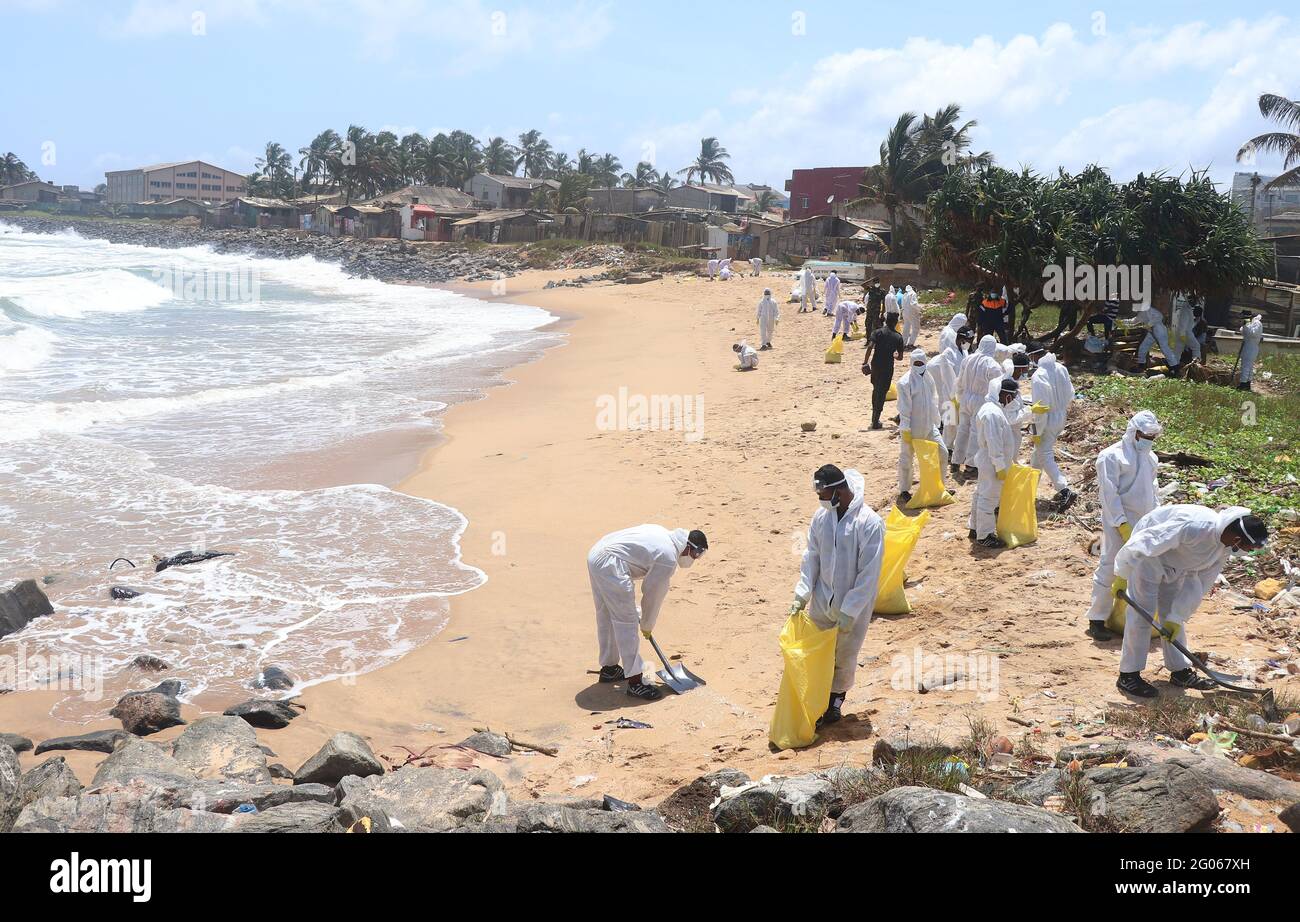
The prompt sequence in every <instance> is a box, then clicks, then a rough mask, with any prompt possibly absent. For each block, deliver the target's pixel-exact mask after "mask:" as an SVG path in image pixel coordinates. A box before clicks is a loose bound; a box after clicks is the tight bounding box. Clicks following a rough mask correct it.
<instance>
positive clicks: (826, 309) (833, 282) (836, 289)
mask: <svg viewBox="0 0 1300 922" xmlns="http://www.w3.org/2000/svg"><path fill="white" fill-rule="evenodd" d="M822 294H823V296H824V298H825V301H824V302H823V303H822V313H824V314H825V315H826V316H827V317H830V316H832V315H834V313H835V305H837V304H839V302H840V277H839V274H838V273H837V272H836V271H835V270H834V269H832V270H831V274H830V275H828V276H827V277H826V287H825V290H824V291H823V292H822Z"/></svg>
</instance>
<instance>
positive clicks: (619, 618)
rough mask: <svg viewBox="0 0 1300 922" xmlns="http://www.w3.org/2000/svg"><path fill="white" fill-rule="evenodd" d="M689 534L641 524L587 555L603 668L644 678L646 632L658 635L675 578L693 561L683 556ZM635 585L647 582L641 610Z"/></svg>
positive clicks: (600, 543) (612, 536)
mask: <svg viewBox="0 0 1300 922" xmlns="http://www.w3.org/2000/svg"><path fill="white" fill-rule="evenodd" d="M688 534H689V533H688V532H687V530H686V529H685V528H674V529H672V530H671V531H670V530H668V529H667V528H664V527H663V526H662V525H637V526H635V527H633V528H624V529H623V530H622V531H615V532H611V533H610V534H608V535H606V536H605V537H603V538H601V539H600V540H599V541H597V542H596V544H595V545H594V546H593V547H592V549H591V551H590V552H589V553H588V554H587V573H588V574H589V575H590V576H591V597H592V599H593V600H594V601H595V603H596V642H597V644H599V646H600V665H601V666H602V667H604V666H614V665H618V664H619V663H622V666H623V674H624V675H626V676H635V675H640V674H641V672H642V669H643V668H644V663H643V662H642V660H641V652H640V651H641V632H642V631H653V630H654V626H655V622H656V621H658V619H659V608H660V607H661V606H662V605H663V602H664V598H665V597H666V596H667V595H668V589H669V586H670V585H671V583H672V579H673V574H674V573H676V572H677V567H678V566H679V564H680V562H681V561H684V560H686V559H687V558H684V557H682V552H683V551H685V550H686V538H687V535H688ZM635 580H641V608H640V610H638V609H637V604H636V588H635V587H634V586H633V582H634V581H635Z"/></svg>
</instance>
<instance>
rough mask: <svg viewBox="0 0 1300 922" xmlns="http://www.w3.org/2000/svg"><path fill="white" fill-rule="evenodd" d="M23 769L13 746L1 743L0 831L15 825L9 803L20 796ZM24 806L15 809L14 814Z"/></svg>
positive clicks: (6, 830)
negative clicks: (9, 815)
mask: <svg viewBox="0 0 1300 922" xmlns="http://www.w3.org/2000/svg"><path fill="white" fill-rule="evenodd" d="M22 776H23V770H22V769H21V768H20V767H19V765H18V753H16V752H14V750H13V747H11V746H9V745H7V744H5V743H0V832H8V831H9V827H10V826H12V825H13V818H9V819H8V822H6V817H7V816H8V811H9V805H10V804H11V803H13V802H14V800H15V799H17V797H18V783H19V781H20V780H21V779H22ZM21 810H22V808H21V807H19V808H18V810H16V811H14V816H15V817H16V816H17V815H18V812H19V811H21Z"/></svg>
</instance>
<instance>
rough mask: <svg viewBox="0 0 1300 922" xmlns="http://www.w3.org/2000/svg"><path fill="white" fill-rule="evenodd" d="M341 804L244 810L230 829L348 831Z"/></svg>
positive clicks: (253, 830) (297, 805)
mask: <svg viewBox="0 0 1300 922" xmlns="http://www.w3.org/2000/svg"><path fill="white" fill-rule="evenodd" d="M340 815H341V814H340V811H339V808H338V807H336V806H334V805H333V804H327V803H319V802H317V801H302V802H299V803H287V804H280V805H279V806H275V807H270V808H269V809H266V810H258V812H256V813H245V814H240V815H239V816H237V817H236V821H235V823H234V824H233V825H231V826H230V827H229V829H228V830H227V831H228V832H262V833H294V832H344V831H345V827H344V826H343V825H342V824H341V823H340V822H339V818H340Z"/></svg>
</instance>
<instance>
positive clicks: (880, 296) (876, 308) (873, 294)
mask: <svg viewBox="0 0 1300 922" xmlns="http://www.w3.org/2000/svg"><path fill="white" fill-rule="evenodd" d="M884 306H885V289H883V288H881V287H880V279H878V278H875V279H872V280H871V285H870V286H869V287H868V288H867V333H868V334H870V333H874V332H875V331H876V328H877V327H878V326H880V313H881V308H883V307H884Z"/></svg>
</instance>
